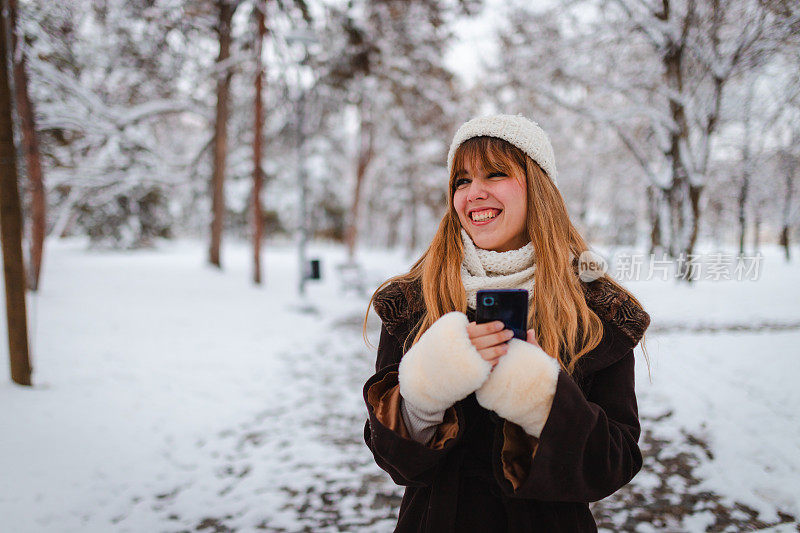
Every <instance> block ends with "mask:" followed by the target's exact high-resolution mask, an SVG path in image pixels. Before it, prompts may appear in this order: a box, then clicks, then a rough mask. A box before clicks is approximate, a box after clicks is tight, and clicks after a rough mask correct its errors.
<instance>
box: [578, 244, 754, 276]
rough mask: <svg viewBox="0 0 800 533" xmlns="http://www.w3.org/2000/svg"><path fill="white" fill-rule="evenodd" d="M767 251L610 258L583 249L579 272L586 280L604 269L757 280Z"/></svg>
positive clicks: (619, 272)
mask: <svg viewBox="0 0 800 533" xmlns="http://www.w3.org/2000/svg"><path fill="white" fill-rule="evenodd" d="M762 261H763V254H761V252H758V253H756V254H754V255H739V254H736V253H723V252H710V253H705V254H703V253H692V254H686V253H684V252H681V254H680V255H679V256H678V257H675V258H669V257H668V256H667V255H666V254H665V253H664V254H661V256H660V257H657V256H656V254H645V253H631V252H617V253H615V254H614V256H613V257H612V260H611V266H609V262H608V261H606V260H605V258H603V257H602V256H601V255H600V254H598V253H597V252H594V251H585V252H582V253H581V255H580V257H579V258H578V274H579V276H580V279H581V280H582V281H584V282H590V281H594V280H595V279H597V278H599V277H600V276H602V275H603V274H604V273H609V274H610V275H611V276H612V277H613V278H614V279H616V280H618V281H621V282H624V281H643V280H652V279H660V280H662V281H667V280H669V279H671V278H672V279H677V278H680V279H690V280H692V281H700V280H706V281H725V280H727V281H756V280H758V278H759V275H760V273H761V270H762V269H761V263H762Z"/></svg>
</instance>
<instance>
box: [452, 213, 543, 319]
mask: <svg viewBox="0 0 800 533" xmlns="http://www.w3.org/2000/svg"><path fill="white" fill-rule="evenodd" d="M461 241H462V242H463V243H464V260H463V261H462V262H461V281H462V282H463V283H464V290H465V291H466V293H467V305H469V307H471V308H472V309H475V307H476V306H477V303H476V295H477V292H478V290H480V289H526V290H527V291H528V301H529V302H530V300H531V298H533V283H534V273H535V271H536V258H535V256H534V251H533V244H532V243H530V242H529V243H528V244H526V245H525V246H523V247H522V248H519V249H517V250H509V251H508V252H494V251H492V250H484V249H482V248H478V247H476V246H475V243H474V242H472V239H471V238H470V236H469V234H468V233H467V232H466V230H464V228H461Z"/></svg>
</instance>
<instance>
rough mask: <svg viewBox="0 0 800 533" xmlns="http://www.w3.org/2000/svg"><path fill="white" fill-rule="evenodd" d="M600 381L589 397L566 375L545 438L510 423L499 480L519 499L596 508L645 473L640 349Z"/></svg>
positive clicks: (559, 384)
mask: <svg viewBox="0 0 800 533" xmlns="http://www.w3.org/2000/svg"><path fill="white" fill-rule="evenodd" d="M626 349H627V351H626V353H625V354H624V355H623V356H622V357H621V358H620V359H618V360H617V361H616V362H614V363H612V364H611V365H609V366H607V367H606V368H603V369H601V370H598V371H597V372H595V374H594V378H593V382H592V387H591V390H590V393H589V394H588V396H584V393H583V391H582V390H581V388H580V387H579V386H578V385H577V383H576V382H575V381H574V380H573V379H572V378H571V377H570V376H569V375H568V374H567V373H566V372H564V371H563V370H561V371H559V374H558V381H557V385H556V392H555V396H554V398H553V404H552V408H551V411H550V414H549V416H548V418H547V421H546V423H545V425H544V427H543V429H542V433H541V435H540V437H539V438H536V437H533V436H530V435H528V434H526V433H525V432H524V431H522V429H521V428H520V427H519V426H516V425H515V424H511V423H510V422H508V421H505V422H504V425H503V428H502V437H503V439H502V450H501V451H500V452H499V455H500V460H499V461H497V462H496V463H495V472H496V476H497V478H498V481H499V482H500V485H501V487H503V491H504V492H505V493H506V494H507V495H508V496H510V497H514V498H533V499H537V500H544V501H561V502H567V501H577V502H593V501H598V500H601V499H603V498H605V497H607V496H609V495H611V494H613V493H614V492H616V491H617V490H618V489H620V488H621V487H623V486H624V485H626V484H627V483H628V482H629V481H630V480H631V479H633V477H634V476H635V475H636V473H637V472H638V471H639V470H640V469H641V467H642V455H641V452H640V450H639V445H638V440H639V434H640V426H639V417H638V408H637V403H636V394H635V390H634V354H633V347H627V348H626Z"/></svg>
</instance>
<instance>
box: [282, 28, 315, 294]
mask: <svg viewBox="0 0 800 533" xmlns="http://www.w3.org/2000/svg"><path fill="white" fill-rule="evenodd" d="M318 42H319V40H318V39H317V37H316V36H315V35H314V34H313V33H312V32H311V31H308V30H295V31H291V32H289V33H288V34H287V35H286V43H287V44H293V43H299V44H300V45H302V47H303V61H304V60H306V59H307V58H308V46H309V45H313V44H316V43H318ZM301 63H302V61H301ZM295 80H296V82H295V84H296V85H297V90H298V97H297V181H298V183H299V185H300V243H299V245H298V256H299V262H300V282H299V285H298V291H299V293H300V296H305V292H306V281H307V280H308V278H309V266H308V260H307V258H306V246H307V244H308V184H307V180H306V168H305V158H304V154H303V145H304V143H305V128H304V124H305V97H306V91H305V89H303V86H302V80H301V79H300V64H298V65H297V68H296V70H295Z"/></svg>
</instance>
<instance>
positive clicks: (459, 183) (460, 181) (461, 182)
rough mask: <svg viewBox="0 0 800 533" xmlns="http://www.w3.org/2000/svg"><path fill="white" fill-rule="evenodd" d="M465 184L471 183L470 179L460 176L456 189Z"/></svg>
mask: <svg viewBox="0 0 800 533" xmlns="http://www.w3.org/2000/svg"><path fill="white" fill-rule="evenodd" d="M463 185H469V180H468V179H467V178H459V179H457V180H456V189H458V188H460V187H461V186H463Z"/></svg>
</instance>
